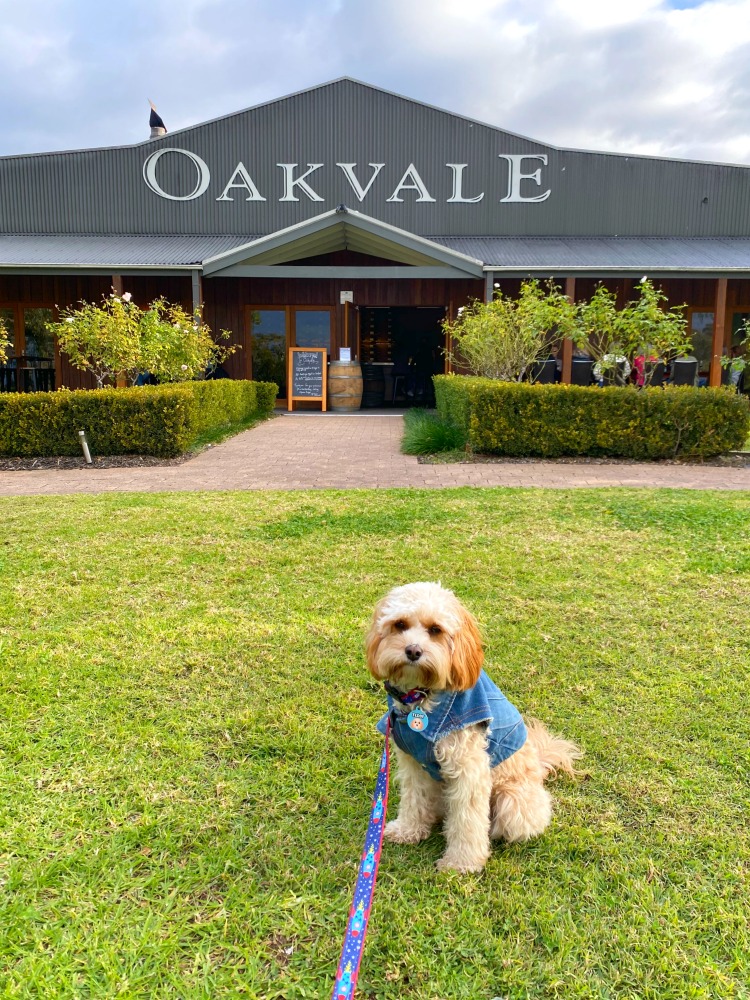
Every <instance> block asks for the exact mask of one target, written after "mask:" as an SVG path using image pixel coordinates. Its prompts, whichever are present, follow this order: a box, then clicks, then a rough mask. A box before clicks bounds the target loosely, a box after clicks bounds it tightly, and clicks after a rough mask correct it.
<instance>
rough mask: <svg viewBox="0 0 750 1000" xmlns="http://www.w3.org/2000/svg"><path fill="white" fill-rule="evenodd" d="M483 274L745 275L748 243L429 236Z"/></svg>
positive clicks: (713, 239)
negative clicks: (480, 265) (475, 263)
mask: <svg viewBox="0 0 750 1000" xmlns="http://www.w3.org/2000/svg"><path fill="white" fill-rule="evenodd" d="M431 239H432V240H433V242H435V243H441V244H442V245H443V246H446V247H450V249H451V250H456V251H458V253H463V254H466V255H467V256H470V257H476V258H478V259H479V260H482V261H484V266H485V268H486V269H492V270H494V269H498V270H503V271H507V270H511V271H519V272H520V271H524V270H527V271H548V272H555V271H570V272H576V271H590V272H610V271H611V272H622V271H634V272H636V271H640V272H643V273H647V272H654V271H661V272H668V271H693V272H710V273H714V272H719V271H748V272H750V239H745V238H742V237H734V238H729V237H727V238H723V239H721V238H718V237H693V238H689V237H684V238H680V237H660V236H651V237H645V236H643V237H635V236H602V237H590V236H585V237H584V236H579V237H566V238H561V237H556V236H523V237H514V236H502V237H455V236H433V237H431Z"/></svg>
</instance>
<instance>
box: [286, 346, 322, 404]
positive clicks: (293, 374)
mask: <svg viewBox="0 0 750 1000" xmlns="http://www.w3.org/2000/svg"><path fill="white" fill-rule="evenodd" d="M326 358H327V352H326V350H325V348H317V347H293V348H292V349H291V350H290V351H289V378H288V385H289V387H290V388H289V409H290V410H291V409H292V402H293V401H294V400H295V399H305V400H310V399H319V400H320V401H321V402H322V404H323V409H324V410H325V408H326V379H325V367H326Z"/></svg>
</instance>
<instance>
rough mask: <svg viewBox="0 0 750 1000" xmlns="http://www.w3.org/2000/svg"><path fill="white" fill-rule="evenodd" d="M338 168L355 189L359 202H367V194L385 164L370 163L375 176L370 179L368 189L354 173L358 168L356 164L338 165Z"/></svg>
mask: <svg viewBox="0 0 750 1000" xmlns="http://www.w3.org/2000/svg"><path fill="white" fill-rule="evenodd" d="M336 166H337V167H339V169H341V170H343V171H344V176H345V177H346V179H347V180H348V181H349V183H350V184H351V186H352V189H353V191H354V193H355V194H356V196H357V197H358V198H359V200H360V201H364V200H365V195H366V194H367V192H368V191H369V190H370V188H371V187H372V182H373V181H374V180H375V178H376V177H377V176H378V174H379V173H380V171H381V170H382V169H383V167H384V166H385V163H370V164H369V166H371V167H372V169H373V174H372V177H371V178H370V180H369V181H368V182H367V187H366V188H363V187H362V185H361V184H360V183H359V181H358V180H357V176H356V174H355V173H354V168H355V167H356V166H357V164H356V163H337V164H336Z"/></svg>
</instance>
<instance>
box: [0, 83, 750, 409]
mask: <svg viewBox="0 0 750 1000" xmlns="http://www.w3.org/2000/svg"><path fill="white" fill-rule="evenodd" d="M500 115H501V109H499V111H498V117H500ZM152 131H153V132H154V133H155V134H154V135H153V136H152V137H151V138H149V139H147V140H146V141H144V142H142V143H138V144H136V145H128V146H120V147H115V148H104V149H87V150H76V151H70V152H58V153H54V152H53V153H39V154H34V155H24V156H7V157H4V158H1V159H0V230H1V231H0V315H1V316H2V317H3V319H4V321H5V324H6V326H7V328H8V329H9V330H10V331H11V332H12V337H13V349H12V354H13V357H12V358H11V360H10V362H9V363H8V364H7V365H6V366H4V368H3V369H2V371H0V390H4V391H13V390H27V391H28V390H34V389H43V388H50V387H52V386H61V385H64V386H67V387H69V388H78V387H86V386H89V385H91V384H92V383H91V382H90V381H89V379H88V376H87V375H86V374H84V373H82V372H79V371H76V370H75V369H73V368H71V367H70V365H69V364H68V363H67V361H66V358H65V357H64V356H62V357H61V356H60V354H59V352H58V351H57V350H56V348H55V344H54V343H53V342H52V339H51V337H50V335H49V334H48V333H47V332H46V330H45V323H46V322H47V321H48V320H49V319H50V318H52V317H53V316H54V315H55V314H56V311H57V310H58V309H60V308H63V307H65V306H69V305H72V304H74V303H76V302H78V301H80V300H87V301H98V300H100V299H101V297H102V296H104V295H108V294H109V293H110V291H111V290H112V288H114V289H116V290H119V291H129V292H130V293H131V294H132V296H133V299H134V300H135V301H136V302H138V303H139V304H141V305H145V304H147V303H148V302H150V301H152V300H153V299H154V298H156V297H157V296H166V297H167V298H168V299H169V300H171V301H174V302H179V303H182V304H183V305H184V306H186V307H188V308H192V307H194V306H198V305H201V304H202V305H203V306H204V316H205V319H206V322H207V323H208V324H209V325H210V327H211V328H212V329H213V330H220V329H225V330H228V331H229V332H230V333H231V337H232V340H233V342H234V343H236V344H238V345H240V346H241V348H242V349H241V350H238V351H236V352H235V353H234V354H233V355H232V356H231V357H230V358H229V359H228V360H227V361H226V363H225V367H226V373H227V374H228V375H229V376H230V377H234V378H253V377H255V378H258V379H265V380H269V379H272V380H273V381H276V382H278V383H279V385H280V386H281V390H280V399H281V400H283V399H284V397H285V393H286V385H285V378H286V375H285V373H286V357H287V352H288V351H289V350H290V349H291V348H293V347H319V348H320V347H324V348H326V349H327V351H328V353H329V357H330V358H331V359H334V358H338V357H339V354H340V350H341V348H348V349H349V351H350V353H351V357H352V358H353V359H358V360H360V361H361V362H362V363H363V364H364V365H367V366H370V370H371V371H372V370H375V371H377V368H376V366H380V370H381V371H382V377H381V378H379V379H378V387H379V389H378V391H379V392H380V393H381V396H380V398H377V393H376V397H375V398H372V396H371V398H370V400H369V402H370V403H372V405H375V404H377V403H386V404H388V403H394V402H395V403H399V402H400V401H406V394H407V392H409V391H410V390H409V389H408V385H407V379H406V378H399V375H402V376H406V375H408V373H409V372H410V371H414V370H415V366H416V367H417V368H418V369H419V371H420V372H421V373H422V374H423V375H426V376H428V375H429V374H431V373H432V372H435V371H443V370H445V366H446V364H447V361H446V360H445V355H444V353H443V350H442V348H443V347H444V334H443V332H442V327H441V323H442V321H443V319H444V318H445V317H446V316H447V317H453V316H455V314H456V312H457V310H458V309H459V308H460V307H461V306H463V305H466V304H467V303H468V302H469V301H471V300H473V299H477V298H480V299H488V298H490V297H491V296H492V294H493V290H494V289H495V288H500V289H501V290H502V291H503V293H506V294H514V293H515V291H516V290H517V289H518V287H519V284H520V282H521V281H522V280H523V279H525V278H528V277H539V278H548V277H553V278H554V279H555V280H556V281H557V282H559V283H560V284H561V285H562V286H564V288H565V289H566V291H567V293H568V294H569V295H571V296H574V297H575V298H579V299H580V298H587V297H589V296H590V295H591V294H592V292H593V291H594V288H595V287H596V285H597V283H598V282H600V281H604V282H605V283H606V284H607V285H608V287H610V288H611V289H613V290H616V291H617V295H618V298H619V300H620V301H621V302H623V303H624V302H625V301H626V300H627V299H629V298H630V297H632V295H633V290H634V286H635V284H636V283H637V282H638V281H639V280H640V279H641V277H642V276H643V275H648V276H649V277H650V278H652V279H654V280H655V281H657V282H658V283H659V284H660V285H661V286H662V288H663V289H664V291H665V292H666V294H667V295H668V296H669V300H670V302H671V303H673V304H679V303H686V304H687V305H688V307H689V312H688V317H689V324H690V328H691V330H692V331H693V341H694V354H695V356H696V358H697V359H698V363H699V378H700V383H701V384H710V385H718V384H719V383H720V381H721V379H722V369H721V366H720V361H719V359H720V357H721V356H722V355H725V354H729V353H730V351H731V348H732V345H733V343H735V344H736V343H738V341H739V339H740V334H739V332H738V331H739V329H740V327H741V325H742V324H743V322H744V321H745V320H746V319H748V318H750V169H749V168H748V167H744V166H732V165H724V164H715V163H704V162H692V161H683V160H669V159H661V158H655V157H647V156H626V155H620V154H611V153H595V152H582V151H578V150H569V149H560V148H557V147H554V146H550V145H546V144H544V143H542V142H538V141H536V140H532V139H528V138H525V137H523V136H520V135H515V134H513V133H511V132H506V131H504V130H502V129H500V128H496V127H494V126H491V125H487V124H484V123H482V122H478V121H473V120H472V119H470V118H466V117H464V116H463V115H458V114H454V113H452V112H450V111H444V110H441V109H439V108H434V107H431V106H429V105H426V104H423V103H421V102H418V101H413V100H410V99H408V98H405V97H401V96H398V95H397V94H393V93H389V92H387V91H385V90H382V89H380V88H378V87H372V86H369V85H367V84H364V83H360V82H358V81H356V80H352V79H348V78H344V79H340V80H335V81H334V82H332V83H326V84H323V85H321V86H318V87H314V88H312V89H310V90H306V91H303V92H301V93H297V94H293V95H291V96H288V97H282V98H279V99H278V100H274V101H270V102H268V103H266V104H262V105H259V106H258V107H254V108H250V109H248V110H245V111H240V112H238V113H236V114H231V115H227V116H225V117H222V118H218V119H216V120H214V121H209V122H206V123H204V124H200V125H195V126H193V127H190V128H185V129H182V130H180V131H175V132H164V130H162V129H159V128H156V129H154V130H152ZM571 354H572V351H571V350H570V345H567V347H566V348H564V349H563V352H562V359H561V368H562V373H561V374H562V379H563V381H569V380H570V379H571V368H572V365H571ZM417 391H421V390H420V389H419V387H417Z"/></svg>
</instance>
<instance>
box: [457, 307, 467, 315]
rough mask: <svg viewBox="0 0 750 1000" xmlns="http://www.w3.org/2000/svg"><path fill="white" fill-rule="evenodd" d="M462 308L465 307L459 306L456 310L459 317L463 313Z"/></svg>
mask: <svg viewBox="0 0 750 1000" xmlns="http://www.w3.org/2000/svg"><path fill="white" fill-rule="evenodd" d="M464 308H465V306H459V307H458V309H457V310H456V315H457V316H460V315H461V313H462V312H463V311H464Z"/></svg>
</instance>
